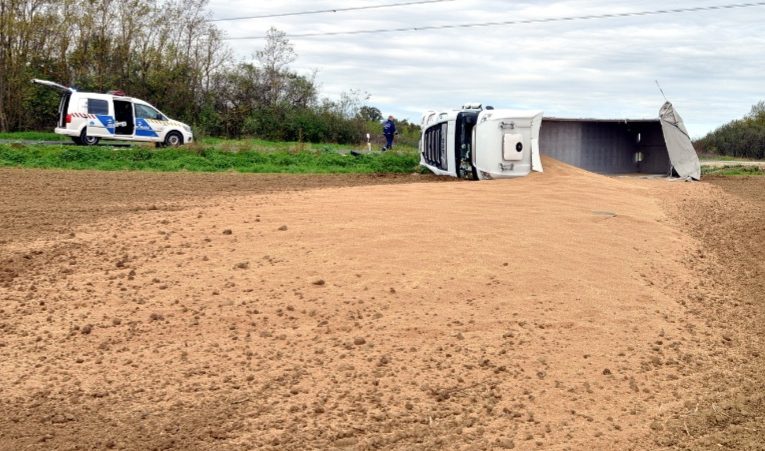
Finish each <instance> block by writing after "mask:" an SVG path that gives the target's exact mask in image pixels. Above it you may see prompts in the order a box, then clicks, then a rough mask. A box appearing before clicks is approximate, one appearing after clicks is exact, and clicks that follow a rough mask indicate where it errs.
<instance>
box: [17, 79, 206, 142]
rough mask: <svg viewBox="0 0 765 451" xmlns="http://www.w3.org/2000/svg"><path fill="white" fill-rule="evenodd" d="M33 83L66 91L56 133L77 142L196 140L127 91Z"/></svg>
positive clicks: (49, 82) (191, 134)
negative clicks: (89, 90)
mask: <svg viewBox="0 0 765 451" xmlns="http://www.w3.org/2000/svg"><path fill="white" fill-rule="evenodd" d="M32 82H33V83H37V84H40V85H43V86H47V87H49V88H53V89H57V90H59V91H61V92H62V93H63V94H62V96H61V103H60V104H59V107H58V113H59V117H58V124H56V125H57V126H56V129H55V132H56V133H57V134H59V135H66V136H69V137H71V138H72V141H74V142H75V143H77V144H81V145H87V146H92V145H95V144H98V142H99V141H100V140H101V139H117V140H121V141H139V142H154V143H157V145H158V146H161V145H166V146H180V145H182V144H187V143H190V142H192V141H193V140H194V135H193V133H192V132H191V127H189V126H188V125H186V124H184V123H182V122H178V121H174V120H172V119H170V118H168V117H167V116H166V115H164V114H162V112H161V111H159V110H158V109H156V108H154V107H153V106H151V105H150V104H149V103H147V102H144V101H143V100H140V99H135V98H132V97H126V96H125V95H124V93H123V92H120V91H111V92H109V93H107V94H99V93H94V92H78V91H77V90H75V89H74V88H68V87H66V86H62V85H60V84H58V83H54V82H52V81H47V80H37V79H35V80H32Z"/></svg>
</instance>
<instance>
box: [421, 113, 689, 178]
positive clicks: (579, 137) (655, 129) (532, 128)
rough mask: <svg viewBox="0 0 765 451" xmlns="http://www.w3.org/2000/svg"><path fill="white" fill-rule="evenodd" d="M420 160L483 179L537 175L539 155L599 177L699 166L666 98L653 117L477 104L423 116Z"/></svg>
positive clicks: (680, 172)
mask: <svg viewBox="0 0 765 451" xmlns="http://www.w3.org/2000/svg"><path fill="white" fill-rule="evenodd" d="M421 126H422V137H421V140H420V164H422V165H423V166H425V167H427V168H428V169H430V170H431V171H432V172H433V173H435V174H439V175H448V176H452V177H460V178H468V179H475V180H485V179H494V178H508V177H519V176H524V175H528V174H529V173H530V172H531V171H537V172H542V170H543V168H542V160H541V155H548V156H550V157H552V158H555V159H558V160H561V161H563V162H565V163H569V164H571V165H574V166H577V167H580V168H582V169H586V170H589V171H593V172H599V173H604V174H620V173H621V174H623V173H644V174H666V175H671V174H674V175H677V176H679V177H682V178H685V179H693V180H699V179H700V177H701V169H700V165H699V160H698V157H697V156H696V152H695V150H694V149H693V145H692V144H691V140H690V137H689V136H688V132H687V130H686V129H685V125H684V124H683V121H682V119H681V118H680V116H679V115H678V114H677V112H676V111H675V109H674V107H673V106H672V104H671V103H670V102H667V103H665V104H664V106H662V108H661V110H660V111H659V118H657V119H635V120H632V119H619V120H609V119H563V118H554V117H544V116H543V113H542V112H541V111H519V110H505V109H493V108H491V107H486V108H483V107H482V106H481V105H478V104H469V105H464V106H463V107H462V109H459V110H452V111H445V112H435V111H429V112H427V113H425V114H424V115H423V117H422V122H421Z"/></svg>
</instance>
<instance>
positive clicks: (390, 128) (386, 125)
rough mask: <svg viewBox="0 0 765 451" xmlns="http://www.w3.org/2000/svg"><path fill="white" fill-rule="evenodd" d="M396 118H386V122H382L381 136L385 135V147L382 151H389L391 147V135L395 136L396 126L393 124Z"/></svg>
mask: <svg viewBox="0 0 765 451" xmlns="http://www.w3.org/2000/svg"><path fill="white" fill-rule="evenodd" d="M395 119H396V118H394V117H393V115H391V116H388V120H387V121H385V122H383V135H385V146H384V147H383V148H382V151H383V152H385V151H386V150H390V149H391V148H392V147H393V135H395V134H396V124H395V123H394V122H393V121H394V120H395Z"/></svg>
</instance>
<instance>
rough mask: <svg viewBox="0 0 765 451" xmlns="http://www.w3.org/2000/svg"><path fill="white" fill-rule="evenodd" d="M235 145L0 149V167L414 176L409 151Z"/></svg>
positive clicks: (413, 155)
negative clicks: (347, 151) (353, 151)
mask: <svg viewBox="0 0 765 451" xmlns="http://www.w3.org/2000/svg"><path fill="white" fill-rule="evenodd" d="M236 143H238V144H236V146H237V150H220V149H218V148H217V147H220V146H226V145H230V144H231V143H220V144H218V145H217V146H215V147H213V146H199V145H196V146H190V147H179V148H171V149H154V148H151V147H147V146H136V147H129V148H115V147H109V146H96V147H85V146H72V145H67V146H63V145H35V144H29V145H25V144H0V166H4V167H19V168H42V169H53V168H55V169H96V170H104V171H120V170H139V171H160V172H161V171H192V172H221V171H236V172H252V173H411V172H415V171H418V166H419V156H418V155H417V153H416V152H413V151H411V150H403V151H394V152H387V153H384V154H381V153H371V154H365V155H358V156H354V155H344V154H341V153H339V152H338V151H337V150H335V149H334V148H333V146H328V147H322V148H318V149H313V148H312V149H309V150H306V149H303V150H283V149H284V148H285V147H283V146H282V145H281V144H279V145H276V146H272V147H268V146H267V145H266V144H263V147H262V149H259V150H242V149H244V148H245V147H246V145H245V144H242V142H241V141H237V142H236ZM253 147H254V146H253Z"/></svg>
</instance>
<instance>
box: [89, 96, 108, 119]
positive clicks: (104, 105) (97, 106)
mask: <svg viewBox="0 0 765 451" xmlns="http://www.w3.org/2000/svg"><path fill="white" fill-rule="evenodd" d="M88 114H103V115H107V116H108V115H109V102H108V101H106V100H99V99H88Z"/></svg>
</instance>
